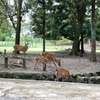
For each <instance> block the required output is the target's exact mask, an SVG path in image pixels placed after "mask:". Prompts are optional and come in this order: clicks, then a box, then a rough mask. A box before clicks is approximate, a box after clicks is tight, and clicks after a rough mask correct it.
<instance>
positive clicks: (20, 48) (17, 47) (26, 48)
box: [13, 43, 28, 53]
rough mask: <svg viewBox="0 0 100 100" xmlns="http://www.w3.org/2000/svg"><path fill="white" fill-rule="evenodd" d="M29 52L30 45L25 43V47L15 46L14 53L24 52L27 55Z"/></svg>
mask: <svg viewBox="0 0 100 100" xmlns="http://www.w3.org/2000/svg"><path fill="white" fill-rule="evenodd" d="M27 50H28V43H25V45H24V46H22V45H19V44H16V45H14V51H13V52H14V53H16V52H17V51H23V53H25V52H26V51H27Z"/></svg>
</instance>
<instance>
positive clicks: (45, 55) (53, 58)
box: [42, 52, 61, 68]
mask: <svg viewBox="0 0 100 100" xmlns="http://www.w3.org/2000/svg"><path fill="white" fill-rule="evenodd" d="M42 56H43V57H45V58H47V59H48V60H49V62H53V64H54V65H55V67H56V68H57V66H56V63H57V64H58V66H60V67H61V62H60V60H58V59H57V58H56V57H55V56H54V55H53V54H51V53H49V52H42Z"/></svg>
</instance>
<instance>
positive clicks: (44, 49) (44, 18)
mask: <svg viewBox="0 0 100 100" xmlns="http://www.w3.org/2000/svg"><path fill="white" fill-rule="evenodd" d="M42 32H43V52H45V0H43V31H42Z"/></svg>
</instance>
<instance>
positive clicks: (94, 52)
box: [90, 0, 96, 61]
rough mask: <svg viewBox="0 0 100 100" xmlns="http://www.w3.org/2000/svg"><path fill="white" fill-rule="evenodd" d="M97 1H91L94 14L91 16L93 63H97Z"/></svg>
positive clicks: (91, 58)
mask: <svg viewBox="0 0 100 100" xmlns="http://www.w3.org/2000/svg"><path fill="white" fill-rule="evenodd" d="M95 1H96V0H91V5H92V14H91V57H90V60H91V61H96V31H95V23H96V22H95Z"/></svg>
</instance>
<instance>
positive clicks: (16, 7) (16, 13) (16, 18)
mask: <svg viewBox="0 0 100 100" xmlns="http://www.w3.org/2000/svg"><path fill="white" fill-rule="evenodd" d="M12 3H13V4H11V1H10V0H1V5H0V9H1V10H0V12H1V13H2V14H4V16H6V19H9V20H10V21H11V23H12V26H13V28H14V29H15V32H16V38H15V44H20V32H21V22H22V17H23V16H24V15H25V13H26V11H27V10H26V8H25V4H26V1H24V0H12Z"/></svg>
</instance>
